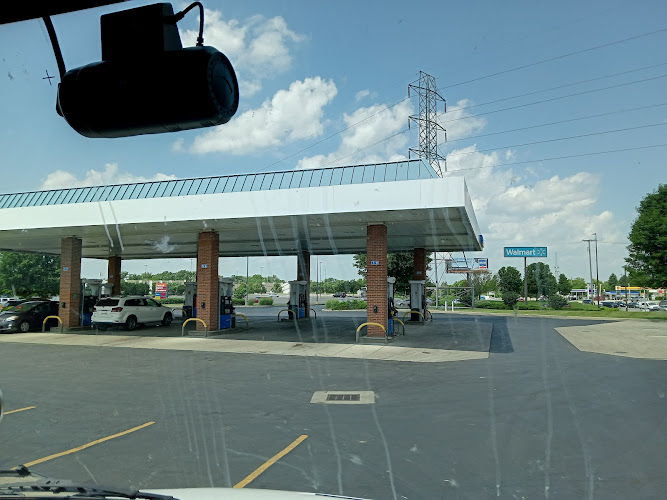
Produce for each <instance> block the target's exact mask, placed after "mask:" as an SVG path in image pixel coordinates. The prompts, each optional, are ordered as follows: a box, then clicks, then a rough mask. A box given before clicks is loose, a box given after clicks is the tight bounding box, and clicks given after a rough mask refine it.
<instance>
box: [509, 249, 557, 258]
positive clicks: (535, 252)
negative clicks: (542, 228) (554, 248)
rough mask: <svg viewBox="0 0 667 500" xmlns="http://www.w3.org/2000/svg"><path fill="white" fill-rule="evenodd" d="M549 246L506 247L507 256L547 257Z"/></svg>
mask: <svg viewBox="0 0 667 500" xmlns="http://www.w3.org/2000/svg"><path fill="white" fill-rule="evenodd" d="M546 256H547V247H505V257H546Z"/></svg>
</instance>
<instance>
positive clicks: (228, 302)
mask: <svg viewBox="0 0 667 500" xmlns="http://www.w3.org/2000/svg"><path fill="white" fill-rule="evenodd" d="M233 290H234V278H220V280H219V281H218V297H219V299H220V309H219V311H218V313H219V314H220V323H219V324H220V326H219V328H220V330H224V329H227V328H234V327H236V314H234V303H233V301H232V293H233Z"/></svg>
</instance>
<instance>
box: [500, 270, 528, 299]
mask: <svg viewBox="0 0 667 500" xmlns="http://www.w3.org/2000/svg"><path fill="white" fill-rule="evenodd" d="M522 288H523V281H522V280H521V273H520V272H519V270H518V269H517V268H516V267H512V266H505V267H501V268H500V269H499V270H498V289H499V290H500V293H502V294H503V296H504V294H505V293H506V292H514V293H518V294H519V293H521V289H522Z"/></svg>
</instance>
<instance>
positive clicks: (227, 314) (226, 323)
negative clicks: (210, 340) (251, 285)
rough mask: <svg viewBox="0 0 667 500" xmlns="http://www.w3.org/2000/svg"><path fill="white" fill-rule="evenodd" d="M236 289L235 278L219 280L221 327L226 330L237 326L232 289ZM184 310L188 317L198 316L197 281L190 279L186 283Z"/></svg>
mask: <svg viewBox="0 0 667 500" xmlns="http://www.w3.org/2000/svg"><path fill="white" fill-rule="evenodd" d="M233 289H234V279H233V278H220V279H219V281H218V301H219V303H220V309H218V314H219V315H220V322H219V325H220V326H219V328H220V330H225V329H227V328H234V327H235V326H236V314H235V313H234V304H233V302H232V291H233ZM183 310H184V311H185V314H186V315H187V317H188V318H196V317H197V283H196V282H194V281H191V282H190V281H189V282H186V283H185V297H184V299H183Z"/></svg>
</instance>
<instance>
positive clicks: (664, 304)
mask: <svg viewBox="0 0 667 500" xmlns="http://www.w3.org/2000/svg"><path fill="white" fill-rule="evenodd" d="M658 307H659V308H660V309H661V310H663V311H667V300H661V301H660V302H658Z"/></svg>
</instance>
